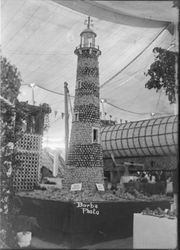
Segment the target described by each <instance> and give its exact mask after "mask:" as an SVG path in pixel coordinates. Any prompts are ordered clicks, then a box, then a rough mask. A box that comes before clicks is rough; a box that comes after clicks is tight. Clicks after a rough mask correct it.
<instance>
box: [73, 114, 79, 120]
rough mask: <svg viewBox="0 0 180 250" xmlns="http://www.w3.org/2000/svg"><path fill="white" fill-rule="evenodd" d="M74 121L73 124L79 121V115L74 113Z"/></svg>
mask: <svg viewBox="0 0 180 250" xmlns="http://www.w3.org/2000/svg"><path fill="white" fill-rule="evenodd" d="M74 121H75V122H78V121H79V113H74Z"/></svg>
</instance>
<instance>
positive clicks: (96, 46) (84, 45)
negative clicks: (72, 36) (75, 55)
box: [76, 43, 99, 50]
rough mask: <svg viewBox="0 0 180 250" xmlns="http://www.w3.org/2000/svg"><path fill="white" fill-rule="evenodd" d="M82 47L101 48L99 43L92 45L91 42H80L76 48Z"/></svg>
mask: <svg viewBox="0 0 180 250" xmlns="http://www.w3.org/2000/svg"><path fill="white" fill-rule="evenodd" d="M80 48H94V49H97V50H99V45H92V44H91V43H90V44H88V45H86V44H80V45H79V46H77V47H76V49H80Z"/></svg>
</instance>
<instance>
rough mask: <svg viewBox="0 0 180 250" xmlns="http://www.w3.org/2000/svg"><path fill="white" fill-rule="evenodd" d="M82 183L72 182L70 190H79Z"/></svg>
mask: <svg viewBox="0 0 180 250" xmlns="http://www.w3.org/2000/svg"><path fill="white" fill-rule="evenodd" d="M81 189H82V183H74V184H72V185H71V191H81Z"/></svg>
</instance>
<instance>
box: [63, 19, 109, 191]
mask: <svg viewBox="0 0 180 250" xmlns="http://www.w3.org/2000/svg"><path fill="white" fill-rule="evenodd" d="M91 21H92V20H90V17H88V20H86V24H87V28H86V29H85V30H83V31H82V32H81V34H80V37H81V41H80V45H79V46H78V47H76V49H75V51H74V53H75V54H76V55H77V57H78V60H77V75H76V88H75V100H74V112H73V120H72V129H71V136H70V141H69V150H68V157H67V174H66V177H65V186H66V187H67V186H68V188H70V187H71V184H75V183H82V190H93V189H95V188H96V184H103V183H104V174H103V154H102V146H101V142H100V99H99V65H98V57H99V56H100V55H101V51H100V50H99V46H97V45H96V44H95V38H96V33H95V32H94V31H93V30H92V29H91V28H90V26H91V25H90V24H91Z"/></svg>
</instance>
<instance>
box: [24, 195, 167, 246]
mask: <svg viewBox="0 0 180 250" xmlns="http://www.w3.org/2000/svg"><path fill="white" fill-rule="evenodd" d="M20 199H21V201H22V209H21V211H22V213H23V214H26V215H29V216H35V217H36V218H37V220H38V223H39V225H40V230H39V232H35V233H34V235H36V234H38V236H39V237H44V240H46V241H47V240H48V239H47V238H49V240H52V241H53V242H54V243H55V242H56V243H58V241H59V242H60V243H62V242H67V243H68V244H69V246H70V247H80V246H83V245H90V244H95V243H97V242H102V241H108V240H113V239H121V238H126V237H132V235H133V214H134V213H139V212H142V210H143V209H144V208H146V207H148V208H150V209H155V208H157V207H160V208H162V209H165V208H170V203H169V201H165V200H164V201H116V202H111V201H109V202H107V201H106V202H89V203H88V202H71V201H70V202H63V201H57V200H41V199H35V198H27V197H20Z"/></svg>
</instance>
